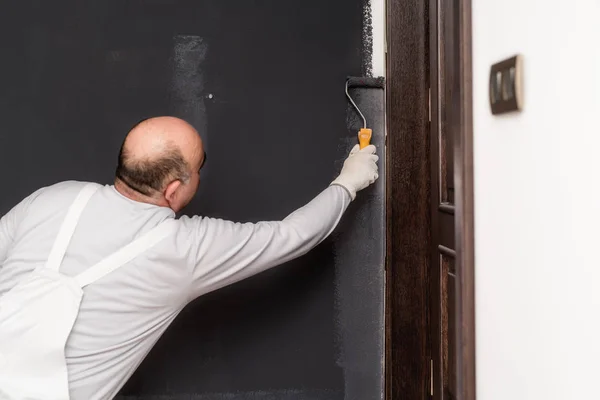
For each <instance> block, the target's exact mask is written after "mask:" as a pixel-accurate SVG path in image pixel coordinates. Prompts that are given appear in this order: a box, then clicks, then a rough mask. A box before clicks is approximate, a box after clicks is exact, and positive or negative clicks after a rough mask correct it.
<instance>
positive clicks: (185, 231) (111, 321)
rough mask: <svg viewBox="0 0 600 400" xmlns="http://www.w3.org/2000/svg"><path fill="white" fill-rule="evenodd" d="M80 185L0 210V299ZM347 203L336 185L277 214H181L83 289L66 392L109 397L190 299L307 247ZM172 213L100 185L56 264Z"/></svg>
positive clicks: (101, 254) (103, 253)
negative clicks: (268, 218)
mask: <svg viewBox="0 0 600 400" xmlns="http://www.w3.org/2000/svg"><path fill="white" fill-rule="evenodd" d="M84 184H85V182H75V181H68V182H62V183H59V184H56V185H53V186H50V187H46V188H42V189H40V190H38V191H36V192H35V193H33V194H32V195H30V196H29V197H27V198H26V199H25V200H23V201H22V202H21V203H19V204H18V205H17V206H15V207H14V208H13V209H12V210H11V211H10V212H9V213H8V214H6V215H5V216H4V217H2V219H1V220H0V297H1V296H2V295H3V294H4V293H6V292H7V291H9V290H10V289H11V288H12V287H14V286H15V285H16V284H17V283H18V282H19V281H20V280H21V279H22V278H23V277H24V276H26V275H27V274H28V273H29V272H31V271H32V270H33V269H34V268H37V267H39V266H42V265H44V264H45V262H46V260H47V258H48V254H49V252H50V249H51V247H52V245H53V243H54V240H55V238H56V235H57V233H58V229H59V227H60V225H61V223H62V221H63V219H64V218H65V215H66V213H67V210H68V208H69V206H70V205H71V203H72V202H73V200H74V199H75V197H76V195H77V194H78V193H79V191H80V190H81V188H82V187H83V185H84ZM350 201H351V199H350V195H349V194H348V192H347V191H346V190H345V189H344V188H342V187H340V186H335V185H334V186H330V187H328V188H327V189H325V190H324V191H323V192H321V193H320V194H319V195H318V196H317V197H315V198H314V199H313V200H312V201H311V202H309V203H308V204H307V205H305V206H304V207H302V208H300V209H298V210H296V211H295V212H294V213H292V214H291V215H289V216H288V217H287V218H285V219H284V220H282V221H278V222H260V223H245V224H241V223H234V222H230V221H224V220H220V219H211V218H205V217H199V216H194V217H191V218H190V217H182V218H180V219H178V229H177V231H176V233H175V234H174V235H173V236H171V237H168V238H167V239H165V240H163V241H162V242H160V243H159V244H158V245H156V246H155V247H153V248H152V249H150V250H149V251H148V252H147V253H145V254H142V255H141V256H138V257H137V258H136V259H134V260H133V261H131V262H129V263H128V264H126V265H124V266H122V267H120V268H119V269H117V270H116V271H114V272H113V273H111V274H109V275H107V276H105V277H104V278H102V279H100V280H99V281H97V282H94V283H92V284H91V285H89V286H87V287H86V288H85V289H84V297H83V300H82V303H81V307H80V311H79V315H78V317H77V320H76V322H75V324H74V327H73V330H72V332H71V335H70V336H69V340H68V342H67V346H66V349H65V355H66V360H67V366H68V372H69V387H70V394H71V399H73V400H79V399H82V400H83V399H85V400H95V399H111V398H113V397H114V396H115V395H116V394H117V392H118V391H119V389H120V388H121V387H122V386H123V385H124V384H125V382H126V381H127V379H128V378H129V377H130V376H131V375H132V374H133V372H134V371H135V369H136V368H137V367H138V365H139V364H140V363H141V362H142V360H143V359H144V357H145V356H146V355H147V354H148V352H149V351H150V349H151V348H152V346H153V345H154V343H155V342H156V341H157V340H158V338H159V337H160V336H161V335H162V333H163V332H164V331H165V329H166V328H167V327H168V325H169V324H170V323H171V322H172V321H173V320H174V318H175V317H176V316H177V314H178V313H179V312H180V311H181V310H182V309H183V308H184V307H185V305H186V304H188V303H189V302H190V301H191V300H193V299H195V298H196V297H198V296H201V295H203V294H205V293H208V292H211V291H213V290H216V289H219V288H221V287H224V286H226V285H229V284H232V283H234V282H237V281H240V280H242V279H244V278H248V277H250V276H252V275H255V274H257V273H260V272H262V271H264V270H266V269H268V268H270V267H273V266H276V265H279V264H282V263H284V262H286V261H289V260H291V259H293V258H296V257H299V256H301V255H303V254H304V253H306V252H308V251H309V250H310V249H312V248H313V247H315V246H316V245H317V244H319V243H320V242H321V241H323V240H324V239H325V238H326V237H327V236H328V235H329V234H330V233H331V232H332V231H333V229H334V228H335V227H336V225H337V223H338V222H339V220H340V218H341V216H342V214H343V213H344V211H345V210H346V208H347V206H348V204H349V203H350ZM174 217H175V214H174V213H173V211H172V210H171V209H169V208H165V207H159V206H154V205H150V204H146V203H140V202H136V201H133V200H130V199H128V198H126V197H124V196H122V195H121V194H120V193H119V192H118V191H117V190H116V189H115V188H114V186H108V185H107V186H103V187H101V188H100V189H99V190H98V191H97V192H96V194H94V196H93V197H92V198H91V200H90V201H89V203H88V205H87V206H86V208H85V209H84V211H83V214H82V215H81V218H80V220H79V223H78V225H77V228H76V230H75V233H74V235H73V238H72V240H71V242H70V244H69V247H68V249H67V252H66V254H65V258H64V261H63V263H62V265H61V268H60V272H61V273H63V274H66V275H69V276H73V275H77V274H79V273H81V272H82V271H84V270H85V269H86V268H88V267H90V266H92V265H94V264H95V263H96V262H98V261H100V260H102V259H104V258H105V257H107V256H109V255H110V254H112V253H114V252H116V251H117V250H119V249H120V248H121V247H123V246H124V245H126V244H128V243H130V242H131V241H133V240H134V239H135V238H137V237H139V236H140V235H142V234H144V233H145V232H147V231H149V230H150V229H152V228H153V227H155V226H156V225H158V224H159V223H160V222H162V221H164V220H165V219H168V218H174ZM57 312H60V310H57Z"/></svg>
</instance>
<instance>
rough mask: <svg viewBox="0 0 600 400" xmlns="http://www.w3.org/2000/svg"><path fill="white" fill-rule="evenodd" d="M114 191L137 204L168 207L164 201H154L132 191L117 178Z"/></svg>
mask: <svg viewBox="0 0 600 400" xmlns="http://www.w3.org/2000/svg"><path fill="white" fill-rule="evenodd" d="M115 189H116V190H117V192H119V193H120V194H121V195H123V196H125V197H127V198H128V199H130V200H133V201H137V202H139V203H146V204H152V205H155V206H159V207H169V205H168V204H166V202H165V201H160V200H158V199H155V198H153V197H150V196H146V195H144V194H142V193H140V192H137V191H135V190H133V189H132V188H130V187H129V186H127V184H126V183H125V182H123V181H122V180H120V179H119V178H116V179H115Z"/></svg>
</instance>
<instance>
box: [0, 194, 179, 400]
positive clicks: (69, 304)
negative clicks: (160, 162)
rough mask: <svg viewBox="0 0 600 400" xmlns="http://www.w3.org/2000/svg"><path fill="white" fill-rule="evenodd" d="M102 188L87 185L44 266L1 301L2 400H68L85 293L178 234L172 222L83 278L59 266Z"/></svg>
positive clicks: (94, 267) (141, 239)
mask: <svg viewBox="0 0 600 400" xmlns="http://www.w3.org/2000/svg"><path fill="white" fill-rule="evenodd" d="M98 188H99V185H97V184H88V185H86V186H85V187H84V188H83V189H82V190H81V192H80V193H79V194H78V196H77V198H76V199H75V201H74V202H73V204H72V205H71V207H70V208H69V211H68V212H67V216H66V218H65V220H64V221H63V223H62V225H61V227H60V230H59V233H58V236H57V238H56V241H55V242H54V245H53V246H52V250H51V251H50V254H49V256H48V260H47V262H46V264H45V265H43V266H40V267H38V268H36V269H35V270H34V271H32V272H31V274H30V275H29V276H27V277H26V278H25V279H24V280H23V281H22V282H20V283H19V284H17V285H16V286H15V287H14V288H12V289H11V290H10V291H9V292H7V293H6V294H4V295H3V296H2V297H0V399H2V400H68V399H69V377H68V373H67V363H66V359H65V345H66V343H67V339H68V338H69V334H70V332H71V330H72V329H73V324H74V323H75V320H76V318H77V314H78V312H79V305H80V303H81V299H82V297H83V288H84V287H85V286H87V285H89V284H90V283H93V282H95V281H97V280H98V279H100V278H102V277H104V276H105V275H107V274H109V273H111V272H112V271H114V270H116V269H117V268H119V267H120V266H122V265H124V264H126V263H127V262H129V261H131V260H132V259H133V258H135V257H136V256H138V255H139V254H141V253H143V252H144V251H146V250H148V249H149V248H150V247H152V246H154V245H155V244H157V243H158V242H160V241H161V240H163V239H164V238H166V237H167V236H168V235H170V234H171V233H173V232H174V229H175V220H173V219H169V220H166V221H165V222H163V223H161V224H159V225H158V226H156V227H155V228H153V229H152V230H151V231H149V232H148V233H146V234H144V235H143V236H141V237H140V238H138V239H136V240H135V241H133V242H132V243H130V244H128V245H127V246H125V247H123V248H121V249H120V250H119V251H117V252H116V253H114V254H112V255H110V256H109V257H107V258H105V259H104V260H102V261H100V262H99V263H97V264H96V265H94V266H92V267H90V268H88V269H86V270H85V271H84V272H82V273H81V274H79V275H77V276H74V277H70V276H66V275H62V274H61V273H60V272H59V267H60V265H61V263H62V260H63V257H64V255H65V252H66V249H67V246H68V245H69V242H70V240H71V237H72V235H73V232H74V231H75V227H76V226H77V222H78V221H79V217H80V215H81V213H82V211H83V209H84V208H85V206H86V204H87V203H88V201H89V199H90V198H91V197H92V195H93V194H94V193H95V192H96V190H97V189H98Z"/></svg>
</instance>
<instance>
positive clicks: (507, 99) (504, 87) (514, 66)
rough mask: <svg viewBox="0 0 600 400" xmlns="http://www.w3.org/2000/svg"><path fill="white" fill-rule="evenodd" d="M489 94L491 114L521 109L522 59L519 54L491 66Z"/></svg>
mask: <svg viewBox="0 0 600 400" xmlns="http://www.w3.org/2000/svg"><path fill="white" fill-rule="evenodd" d="M489 92H490V93H489V94H490V96H489V97H490V107H491V109H492V114H494V115H496V114H504V113H509V112H514V111H521V110H522V109H523V57H522V56H521V55H520V54H517V55H515V56H514V57H511V58H507V59H506V60H503V61H500V62H498V63H496V64H494V65H492V68H491V69H490V81H489Z"/></svg>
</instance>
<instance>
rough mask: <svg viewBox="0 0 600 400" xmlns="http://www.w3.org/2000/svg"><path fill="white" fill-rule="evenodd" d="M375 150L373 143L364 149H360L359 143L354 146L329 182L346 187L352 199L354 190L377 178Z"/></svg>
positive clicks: (356, 190) (362, 187)
mask: <svg viewBox="0 0 600 400" xmlns="http://www.w3.org/2000/svg"><path fill="white" fill-rule="evenodd" d="M375 150H376V149H375V146H373V145H369V146H367V147H365V148H364V149H360V146H359V145H356V146H354V148H353V149H352V151H350V155H349V156H348V158H347V159H346V161H344V166H343V167H342V171H341V172H340V175H339V176H338V177H337V178H336V179H335V180H334V181H333V182H331V184H332V185H340V186H342V187H344V188H346V190H348V192H349V193H350V197H352V200H354V199H355V198H356V192H358V191H361V190H363V189H365V188H366V187H368V186H369V185H371V184H372V183H373V182H375V181H376V180H377V178H379V173H378V169H377V160H379V157H378V156H377V155H375Z"/></svg>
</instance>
